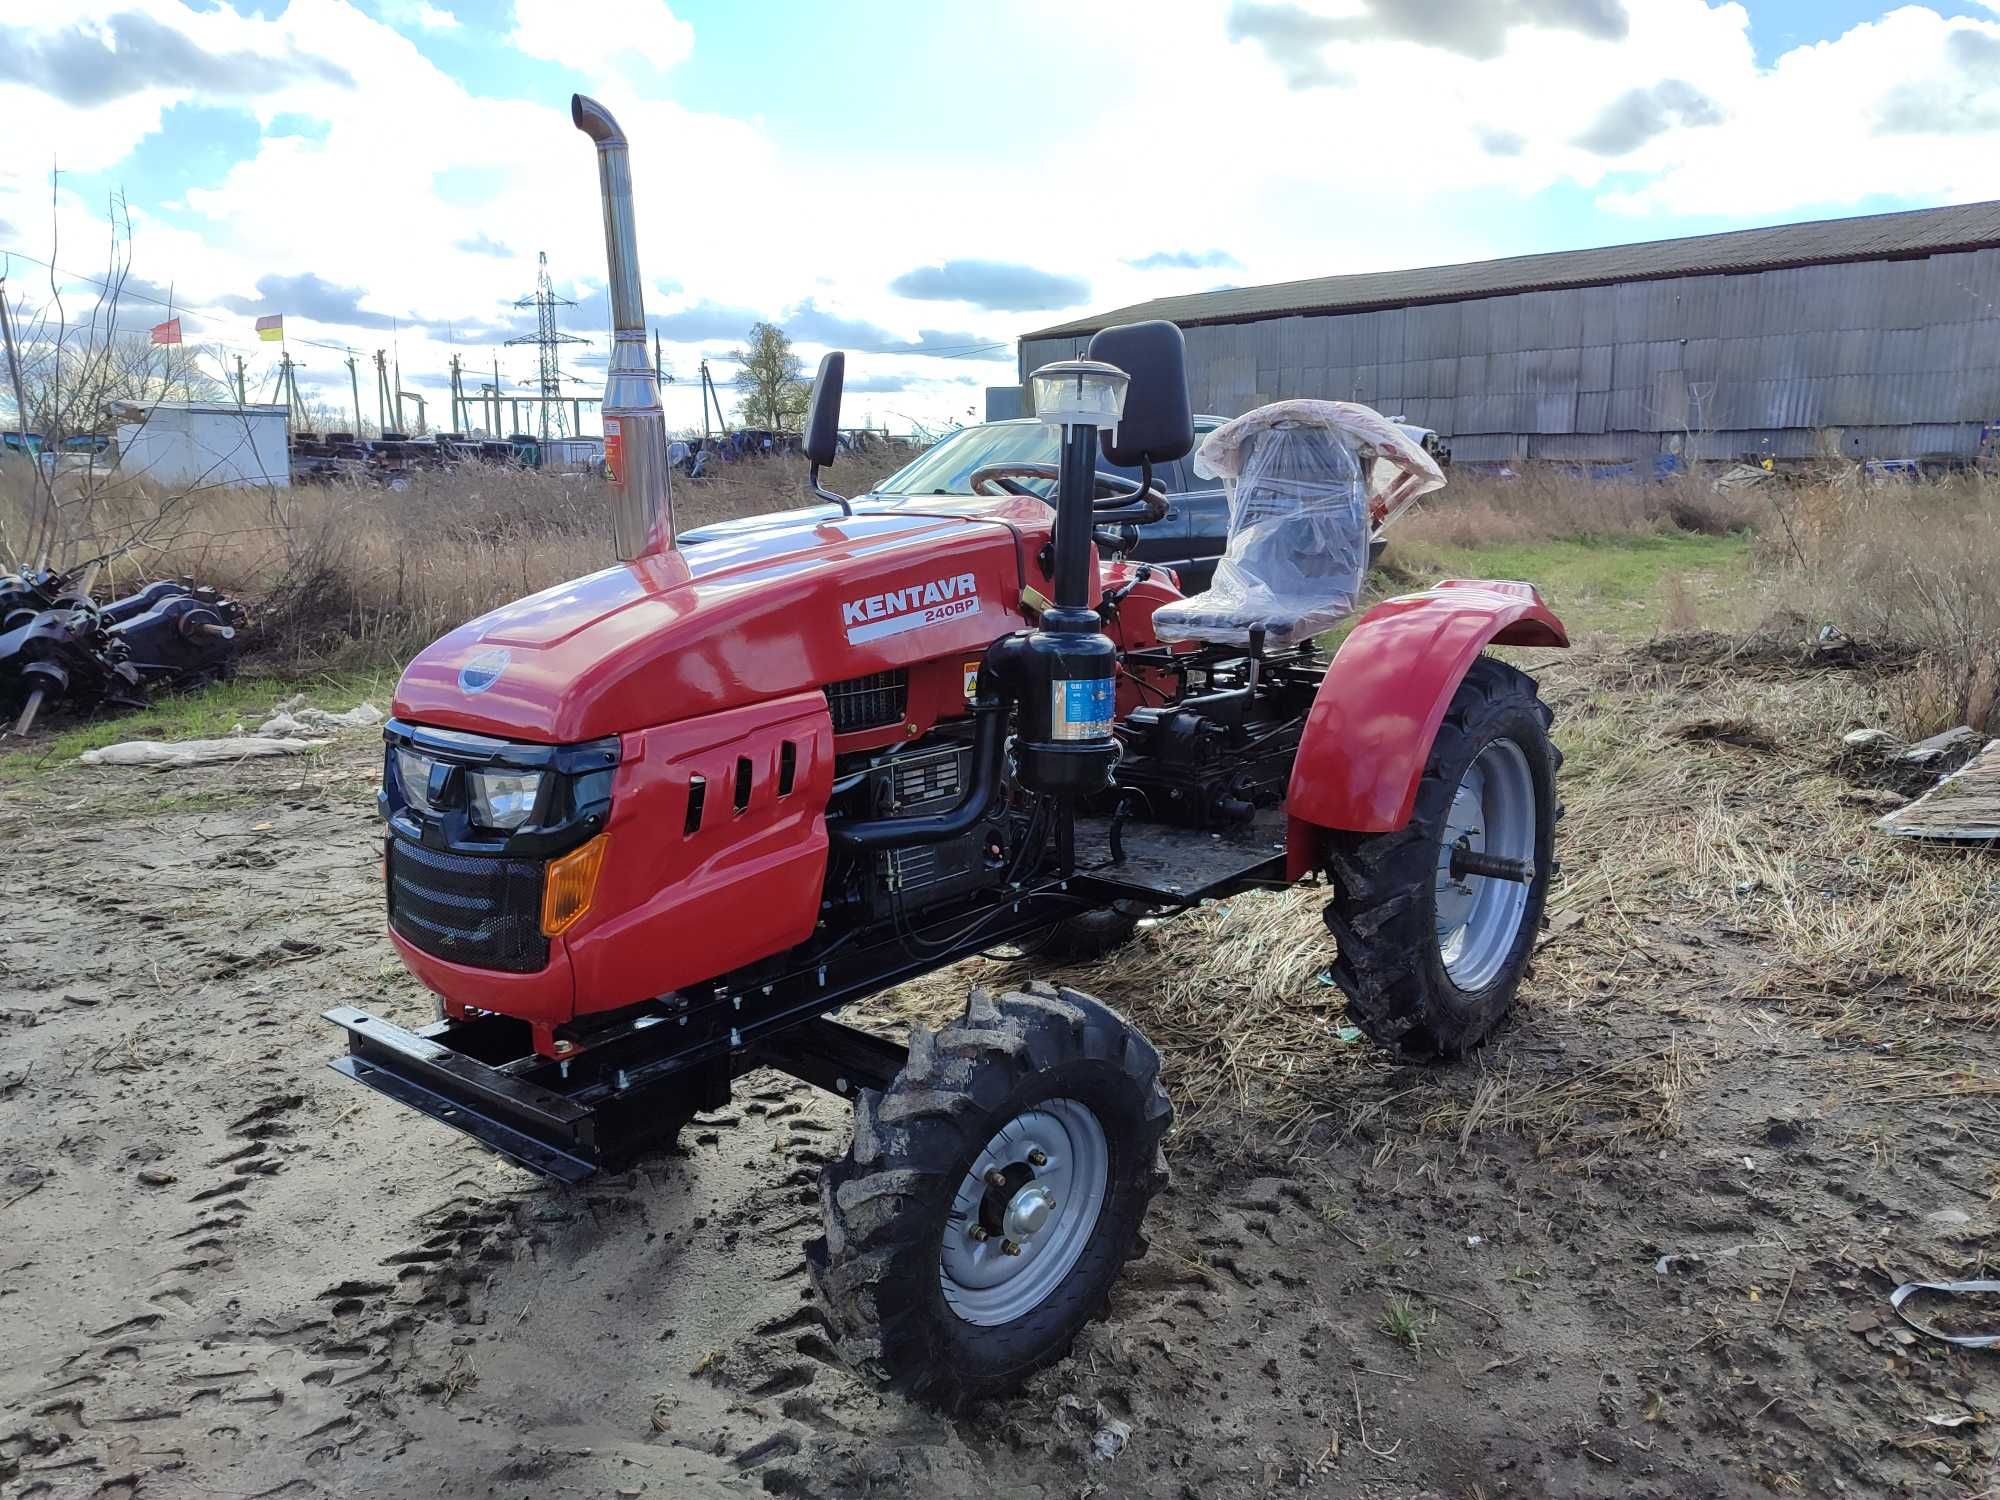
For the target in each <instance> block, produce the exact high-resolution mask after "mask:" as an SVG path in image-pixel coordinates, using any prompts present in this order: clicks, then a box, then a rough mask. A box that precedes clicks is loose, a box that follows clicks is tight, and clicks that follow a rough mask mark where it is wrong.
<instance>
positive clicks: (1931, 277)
mask: <svg viewBox="0 0 2000 1500" xmlns="http://www.w3.org/2000/svg"><path fill="white" fill-rule="evenodd" d="M1088 342H1089V340H1088V339H1087V338H1070V339H1038V340H1030V341H1024V342H1023V343H1022V345H1021V350H1020V363H1021V371H1022V373H1023V375H1024V376H1025V374H1026V372H1027V371H1029V370H1032V369H1034V368H1035V367H1036V366H1037V365H1040V364H1044V363H1046V362H1047V361H1049V360H1051V359H1065V358H1069V357H1070V356H1072V355H1075V354H1078V353H1081V352H1082V350H1083V348H1084V346H1085V345H1086V344H1087V343H1088ZM1187 345H1188V383H1189V386H1190V388H1191V394H1192V396H1193V398H1194V405H1195V409H1196V410H1197V411H1204V412H1215V413H1219V414H1220V415H1223V416H1235V415H1236V414H1238V413H1239V412H1244V411H1248V410H1249V409H1250V408H1251V407H1253V406H1261V405H1263V404H1264V403H1266V402H1269V401H1278V400H1283V399H1286V398H1288V397H1293V396H1317V397H1325V398H1332V399H1337V400H1349V401H1362V402H1366V403H1367V404H1368V405H1370V406H1373V407H1376V408H1378V409H1379V410H1381V411H1382V412H1384V413H1385V414H1388V415H1392V416H1394V415H1400V416H1402V417H1403V419H1404V420H1405V421H1408V422H1412V423H1415V424H1417V425H1419V426H1423V427H1431V428H1435V429H1436V430H1437V431H1438V432H1440V433H1442V434H1444V435H1445V436H1446V437H1447V438H1448V439H1450V441H1451V447H1452V454H1453V456H1454V457H1455V458H1459V459H1466V460H1471V461H1480V460H1492V459H1517V458H1529V457H1538V458H1562V459H1625V458H1637V457H1644V456H1646V455H1649V454H1653V453H1658V452H1661V451H1663V450H1666V451H1675V452H1683V451H1684V452H1686V453H1687V454H1688V455H1689V456H1691V457H1699V458H1734V457H1737V456H1739V455H1744V454H1751V453H1769V454H1771V455H1772V456H1774V457H1780V458H1804V457H1813V456H1818V455H1823V454H1830V453H1844V454H1846V455H1847V456H1849V457H1879V458H1914V457H1923V456H1927V455H1944V454H1959V455H1969V454H1971V453H1972V452H1974V451H1975V450H1976V448H1977V446H1978V442H1979V432H1980V426H1981V424H1982V423H1984V422H1986V421H1989V420H1993V419H1995V418H2000V250H1979V251H1973V252H1968V253H1964V254H1954V255H1936V256H1930V257H1927V258H1923V259H1916V260H1892V261H1867V262H1859V263H1856V264H1851V265H1835V266H1808V267H1802V268H1799V269H1795V270H1782V271H1758V272H1752V273H1748V274H1744V275H1732V276H1689V277H1682V278H1677V279H1668V280H1662V281H1642V282H1626V283H1623V284H1620V285H1615V286H1602V287H1582V288H1578V289H1576V290H1573V291H1548V292H1524V293H1520V294H1518V295H1513V296H1504V297H1487V298H1481V299H1478V300H1474V301H1468V302H1448V303H1439V304H1435V305H1432V306H1425V307H1407V308H1392V309H1389V310H1386V311H1381V312H1362V313H1348V314H1330V315H1318V316H1315V315H1306V316H1300V317H1288V318H1274V319H1268V320H1266V321H1263V322H1257V323H1243V324H1233V325H1216V326H1209V327H1198V328H1190V329H1188V330H1187Z"/></svg>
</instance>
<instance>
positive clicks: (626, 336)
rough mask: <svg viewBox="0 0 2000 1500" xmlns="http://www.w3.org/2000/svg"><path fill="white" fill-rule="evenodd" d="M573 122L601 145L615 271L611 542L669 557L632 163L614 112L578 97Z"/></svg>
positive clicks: (670, 500) (663, 434)
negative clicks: (634, 216)
mask: <svg viewBox="0 0 2000 1500" xmlns="http://www.w3.org/2000/svg"><path fill="white" fill-rule="evenodd" d="M569 117H570V119H572V120H573V121H575V122H576V128H577V129H578V130H581V131H582V132H583V133H584V134H585V135H587V136H589V137H590V138H591V139H592V140H593V141H595V142H597V181H598V186H599V188H600V189H601V191H602V192H603V195H604V254H605V258H606V260H607V261H608V262H609V266H610V277H609V281H610V286H611V328H612V333H613V336H614V337H613V342H612V349H611V365H610V368H609V369H608V370H607V371H606V372H605V376H604V408H603V410H604V463H605V469H606V472H607V473H608V475H609V476H610V479H611V490H612V502H611V537H612V541H613V543H614V545H615V546H616V547H617V550H618V556H619V557H620V558H621V559H622V560H624V561H627V562H629V561H631V560H632V559H633V558H635V557H647V556H651V555H652V554H654V553H658V552H670V551H672V550H673V545H674V495H673V481H672V477H671V470H670V467H669V465H668V463H667V418H666V413H665V412H664V411H662V410H661V408H660V381H659V372H658V371H657V370H655V369H654V368H653V367H652V365H651V364H650V363H649V362H648V359H647V351H646V306H645V300H644V297H643V296H642V294H641V292H640V286H639V233H638V230H637V228H636V227H635V226H634V224H633V221H632V163H631V157H630V154H629V151H628V148H627V146H626V143H625V132H624V131H622V130H620V129H619V128H618V122H617V121H616V120H614V119H612V117H611V111H609V110H608V109H606V108H605V107H604V106H603V105H601V104H599V103H598V102H597V101H596V100H595V99H589V98H586V97H584V96H583V95H582V94H572V95H571V96H570V101H569Z"/></svg>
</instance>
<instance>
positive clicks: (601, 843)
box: [542, 833, 611, 937]
mask: <svg viewBox="0 0 2000 1500" xmlns="http://www.w3.org/2000/svg"><path fill="white" fill-rule="evenodd" d="M610 847H611V835H610V834H608V833H600V834H599V835H598V836H597V837H596V838H594V839H592V840H591V841H590V842H589V843H587V844H585V845H584V846H583V847H582V848H581V849H572V850H571V851H570V852H569V853H568V854H565V855H564V856H563V857H562V858H561V859H554V860H550V861H549V869H548V874H547V876H546V877H545V878H544V880H543V883H542V931H543V933H544V934H545V935H547V936H549V937H555V936H557V935H558V934H560V933H563V932H566V931H568V930H569V928H570V927H571V926H572V925H574V924H575V922H576V919H577V918H578V917H580V916H582V915H583V914H584V913H585V912H587V911H589V910H590V901H591V898H592V897H593V896H595V895H596V894H597V872H598V871H599V870H602V869H603V868H604V851H605V850H606V849H608V848H610Z"/></svg>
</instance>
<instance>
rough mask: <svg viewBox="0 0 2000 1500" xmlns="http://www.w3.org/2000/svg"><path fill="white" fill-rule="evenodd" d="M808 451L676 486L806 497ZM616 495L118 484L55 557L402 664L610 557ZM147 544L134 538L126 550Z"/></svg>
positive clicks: (554, 478) (267, 644) (500, 479)
mask: <svg viewBox="0 0 2000 1500" xmlns="http://www.w3.org/2000/svg"><path fill="white" fill-rule="evenodd" d="M907 456H908V455H907V453H906V452H905V451H904V450H902V449H900V448H889V447H886V446H885V447H880V448H877V449H876V450H874V451H873V452H871V453H869V454H866V455H860V456H855V457H847V458H843V459H842V461H841V464H840V466H839V482H840V483H842V484H843V485H845V486H848V487H851V488H853V489H855V490H857V491H858V490H860V489H863V488H866V486H867V485H868V484H870V483H872V482H874V481H875V480H876V479H878V478H880V477H881V476H882V475H883V474H885V473H887V472H889V471H890V470H892V469H895V468H899V467H901V465H902V464H903V463H904V462H905V461H907ZM25 472H26V471H25V468H24V466H20V465H11V466H8V467H7V469H6V470H4V471H0V543H11V542H12V540H13V539H15V538H19V537H23V536H25V535H26V534H27V530H28V521H29V518H30V516H31V514H32V513H33V507H34V506H35V505H36V503H37V501H36V497H35V495H34V493H33V491H32V490H31V489H30V488H29V487H28V486H27V485H26V484H25V483H24V482H22V481H23V477H24V475H25ZM805 474H806V470H805V464H804V462H803V461H802V460H799V459H796V458H773V459H766V460H751V461H745V462H742V463H737V464H732V465H728V466H726V467H725V468H724V469H723V470H722V472H721V474H720V475H719V476H718V477H716V478H715V479H712V480H702V481H688V480H683V481H681V482H680V483H679V484H677V485H676V486H675V490H674V501H675V522H676V525H677V526H679V527H681V528H683V529H685V528H687V527H691V526H698V525H703V524H706V523H708V522H712V521H717V520H723V519H727V518H730V517H734V516H743V515H754V514H758V513H761V512H766V511H772V510H779V509H784V508H786V507H789V506H794V505H800V504H804V503H806V496H805ZM609 503H610V501H609V494H608V491H607V490H606V487H605V486H604V485H603V484H602V483H600V482H599V481H597V480H595V479H591V478H588V477H585V476H580V475H578V476H572V475H557V474H543V473H538V472H532V471H523V470H514V469H496V468H485V467H481V466H470V465H468V466H466V467H464V468H460V469H457V470H455V471H452V472H450V473H423V472H420V473H417V474H415V475H413V476H412V478H411V480H410V484H409V487H408V488H407V489H404V490H387V489H381V488H377V487H374V486H356V487H349V486H344V485H342V486H327V487H321V486H313V487H301V488H296V489H290V490H280V491H274V492H270V493H265V492H260V491H250V490H212V491H206V492H202V493H199V494H195V495H186V496H182V495H174V494H171V493H168V492H164V491H162V490H160V489H159V488H158V487H157V486H154V485H150V484H147V483H144V482H135V483H113V484H110V485H107V486H105V487H104V488H103V489H102V491H101V492H100V493H98V494H96V495H94V496H92V497H91V499H90V500H89V502H88V503H87V504H77V505H75V506H73V507H72V510H71V514H70V517H69V522H70V524H69V530H70V533H71V538H72V540H71V543H70V546H69V548H68V555H67V556H64V557H60V558H58V559H57V562H58V564H59V565H63V564H67V563H73V562H75V561H77V560H79V559H81V558H84V557H88V556H93V555H96V554H98V553H100V552H105V551H110V550H112V549H114V548H119V547H121V546H129V547H130V550H129V551H127V552H126V553H125V555H123V556H121V557H119V558H117V559H116V560H115V561H114V562H113V563H112V564H111V565H110V567H109V568H108V569H107V571H106V574H105V576H104V577H103V578H102V579H101V580H100V582H99V584H98V592H99V593H100V594H105V593H110V592H125V591H127V590H129V589H131V588H135V587H137V586H139V585H140V584H142V583H144V582H146V581H147V580H149V579H152V578H159V577H179V576H189V577H194V578H196V579H199V580H200V581H202V582H204V583H211V584H214V585H216V586H217V587H220V588H222V589H224V590H225V591H227V592H229V593H232V594H234V595H236V596H237V597H239V598H241V599H243V600H245V601H246V602H248V603H249V605H250V607H251V616H252V622H253V623H252V634H251V646H252V649H253V650H254V651H256V652H257V653H259V654H260V655H261V656H263V657H264V658H265V659H266V660H267V661H269V662H271V663H272V664H274V665H276V666H279V667H281V668H283V669H285V670H289V671H297V670H300V669H303V668H307V667H325V666H339V667H355V666H363V665H367V666H375V665H395V664H398V663H400V662H401V661H402V660H404V659H406V658H407V657H408V656H409V655H410V654H411V653H412V652H414V651H416V650H418V649H419V648H421V647H422V646H423V645H424V644H426V643H427V642H429V641H431V640H434V639H436V638H437V637H438V636H439V635H441V634H443V633H444V632H445V631H447V630H450V629H451V628H453V627H454V626H457V625H459V624H462V623H463V622H464V621H466V620H469V619H471V618H473V617H474V616H476V615H479V614H483V613H484V612H485V611H487V610H489V609H492V608H494V607H496V606H497V605H500V604H504V603H506V602H508V601H509V600H512V599H518V598H520V597H521V596H522V595H524V594H529V593H533V592H535V591H537V590H539V589H544V588H548V587H550V586H551V585H554V584H557V583H561V582H563V581H564V580H565V579H570V578H576V577H579V576H581V575H583V574H585V573H589V572H592V571H595V570H596V569H598V568H601V567H603V566H605V565H606V564H607V563H608V562H610V561H611V548H610V536H609V523H608V516H609ZM135 539H141V540H139V544H138V545H130V544H132V543H133V542H134V540H135Z"/></svg>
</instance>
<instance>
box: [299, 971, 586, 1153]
mask: <svg viewBox="0 0 2000 1500" xmlns="http://www.w3.org/2000/svg"><path fill="white" fill-rule="evenodd" d="M324 1018H325V1019H326V1020H329V1021H331V1022H333V1024H334V1025H336V1026H338V1027H340V1028H341V1030H343V1031H345V1032H346V1033H347V1056H345V1057H336V1058H335V1059H333V1063H332V1067H333V1070H334V1071H335V1072H336V1073H344V1074H346V1075H347V1076H348V1077H349V1078H352V1079H353V1080H354V1081H355V1082H356V1083H363V1084H366V1085H367V1086H368V1087H369V1088H371V1089H373V1090H375V1092H376V1093H378V1094H385V1095H387V1096H388V1097H389V1098H391V1099H394V1100H395V1101H396V1102H397V1103H398V1104H403V1105H407V1106H409V1108H411V1109H414V1110H416V1111H417V1112H418V1113H419V1114H425V1115H429V1116H430V1117H431V1118H432V1119H433V1120H437V1121H439V1122H440V1123H441V1124H445V1125H449V1126H451V1127H452V1129H454V1130H459V1131H463V1132H464V1133H465V1134H466V1135H469V1136H471V1137H472V1138H473V1139H474V1140H476V1141H478V1142H479V1143H480V1144H481V1145H483V1146H485V1147H487V1148H489V1149H490V1150H493V1151H497V1152H498V1153H499V1154H500V1155H502V1156H504V1157H507V1158H508V1159H509V1160H511V1161H515V1162H518V1163H520V1164H521V1165H522V1166H524V1167H526V1168H528V1169H529V1170H530V1171H532V1172H539V1173H541V1174H542V1175H543V1176H545V1177H554V1178H556V1179H558V1180H560V1181H562V1182H582V1181H583V1180H584V1179H586V1178H588V1177H590V1176H592V1175H594V1174H595V1173H596V1172H597V1171H598V1170H599V1169H600V1168H601V1167H602V1166H603V1165H604V1162H603V1159H602V1157H601V1156H600V1155H599V1153H598V1149H597V1121H596V1117H595V1114H594V1113H593V1111H591V1110H590V1109H589V1108H588V1107H586V1106H584V1105H580V1104H578V1103H576V1102H575V1101H573V1100H570V1099H566V1098H564V1097H563V1096H562V1095H561V1094H558V1093H555V1092H553V1091H552V1090H549V1089H545V1088H543V1087H541V1086H540V1085H539V1084H534V1083H529V1082H526V1081H525V1080H523V1079H519V1078H516V1077H514V1076H512V1075H511V1074H509V1073H506V1072H503V1071H502V1070H501V1069H499V1068H495V1067H489V1066H488V1065H487V1064H485V1063H483V1062H480V1061H479V1060H478V1059H476V1058H473V1057H470V1056H468V1055H466V1054H465V1053H463V1052H458V1051H454V1050H453V1049H452V1048H450V1047H448V1046H445V1045H443V1044H442V1043H440V1042H437V1041H434V1040H432V1039H431V1038H430V1037H428V1036H423V1035H420V1034H419V1033H417V1032H414V1031H406V1030H404V1029H403V1028H402V1027H400V1026H398V1025H396V1024H395V1023H394V1022H392V1021H385V1020H383V1019H382V1018H381V1017H380V1016H373V1015H370V1014H369V1013H368V1012H367V1011H365V1010H360V1009H358V1008H356V1007H354V1006H352V1005H339V1006H335V1007H334V1008H333V1009H332V1010H329V1011H327V1012H325V1013H324ZM449 1025H450V1023H448V1022H441V1023H439V1025H438V1026H436V1027H431V1028H427V1029H429V1030H431V1031H433V1032H448V1029H449Z"/></svg>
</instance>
